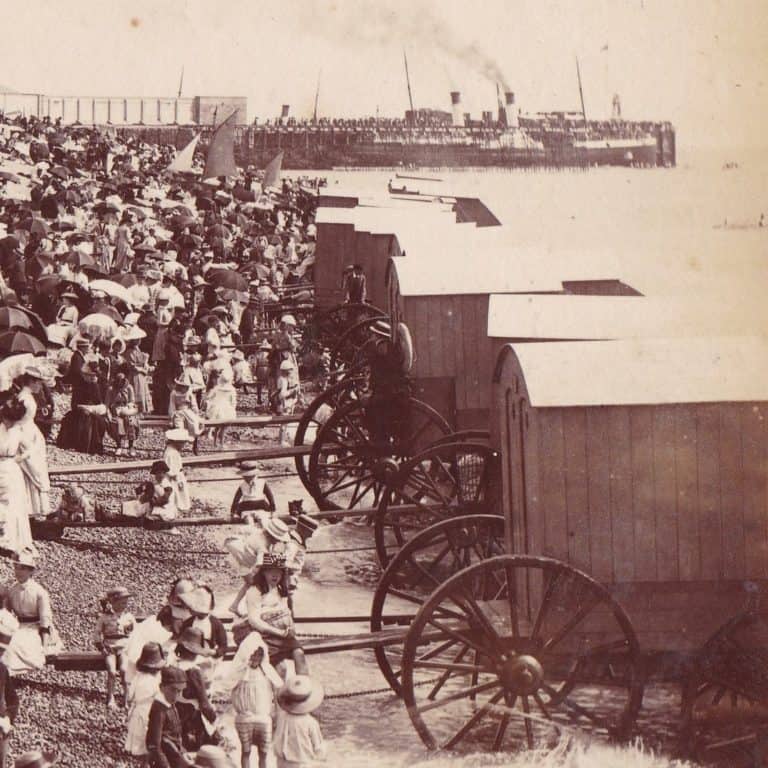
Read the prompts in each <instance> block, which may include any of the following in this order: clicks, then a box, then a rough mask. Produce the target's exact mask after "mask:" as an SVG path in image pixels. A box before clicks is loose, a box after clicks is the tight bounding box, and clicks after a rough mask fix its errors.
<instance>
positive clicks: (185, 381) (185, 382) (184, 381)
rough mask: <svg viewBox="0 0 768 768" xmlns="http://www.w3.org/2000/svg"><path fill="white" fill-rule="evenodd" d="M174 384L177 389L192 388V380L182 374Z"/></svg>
mask: <svg viewBox="0 0 768 768" xmlns="http://www.w3.org/2000/svg"><path fill="white" fill-rule="evenodd" d="M173 383H174V384H175V385H176V386H177V387H191V386H192V380H191V379H190V378H189V376H187V374H186V373H182V374H180V375H179V376H178V377H177V378H175V379H174V381H173Z"/></svg>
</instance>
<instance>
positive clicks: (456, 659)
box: [427, 645, 475, 701]
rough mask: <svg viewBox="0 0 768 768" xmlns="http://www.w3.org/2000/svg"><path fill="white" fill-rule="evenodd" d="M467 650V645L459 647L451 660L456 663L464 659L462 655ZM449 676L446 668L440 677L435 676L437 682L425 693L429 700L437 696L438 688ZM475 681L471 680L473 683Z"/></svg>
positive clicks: (449, 673)
mask: <svg viewBox="0 0 768 768" xmlns="http://www.w3.org/2000/svg"><path fill="white" fill-rule="evenodd" d="M468 650H469V646H467V645H465V646H464V647H463V648H461V649H459V652H458V653H457V654H456V655H455V656H454V657H453V662H454V663H458V662H460V661H462V660H463V659H464V657H465V656H466V655H467V651H468ZM450 676H451V671H450V670H446V671H445V672H443V673H442V674H441V675H440V677H438V678H437V682H436V683H435V684H434V685H433V686H432V689H431V690H430V692H429V693H428V694H427V698H428V699H429V700H430V701H434V699H435V696H437V694H438V693H440V690H441V689H442V687H443V686H444V685H445V684H446V683H447V682H448V678H449V677H450ZM474 682H475V681H473V683H474Z"/></svg>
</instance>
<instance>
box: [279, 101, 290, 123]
mask: <svg viewBox="0 0 768 768" xmlns="http://www.w3.org/2000/svg"><path fill="white" fill-rule="evenodd" d="M290 111H291V105H290V104H283V108H282V110H281V112H280V117H281V119H283V120H287V119H288V113H289V112H290Z"/></svg>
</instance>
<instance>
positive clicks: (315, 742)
mask: <svg viewBox="0 0 768 768" xmlns="http://www.w3.org/2000/svg"><path fill="white" fill-rule="evenodd" d="M324 697H325V692H324V691H323V686H322V685H320V683H319V682H317V681H316V680H313V679H312V678H310V677H309V676H308V675H296V676H295V677H292V678H291V679H290V680H288V681H287V682H286V683H285V685H284V686H283V687H282V688H281V689H280V691H279V692H278V694H277V703H278V705H279V706H278V709H277V716H276V718H275V720H276V723H275V739H274V748H275V755H276V757H277V768H308V766H311V765H313V764H314V761H315V760H324V759H325V744H324V742H323V734H322V733H321V731H320V724H319V723H318V722H317V720H316V719H315V718H314V717H312V715H311V714H310V713H312V712H314V711H315V710H316V709H317V708H318V707H319V706H320V704H322V702H323V698H324Z"/></svg>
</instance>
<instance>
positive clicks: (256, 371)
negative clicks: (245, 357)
mask: <svg viewBox="0 0 768 768" xmlns="http://www.w3.org/2000/svg"><path fill="white" fill-rule="evenodd" d="M271 350H272V345H271V344H270V343H269V342H268V341H267V340H266V339H264V340H263V341H262V342H261V344H259V348H258V350H257V351H256V354H255V355H252V356H251V359H250V363H251V369H252V370H253V375H254V376H255V378H256V398H257V400H258V403H259V405H262V397H261V393H262V392H263V391H264V390H266V391H267V393H269V353H270V351H271Z"/></svg>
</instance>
